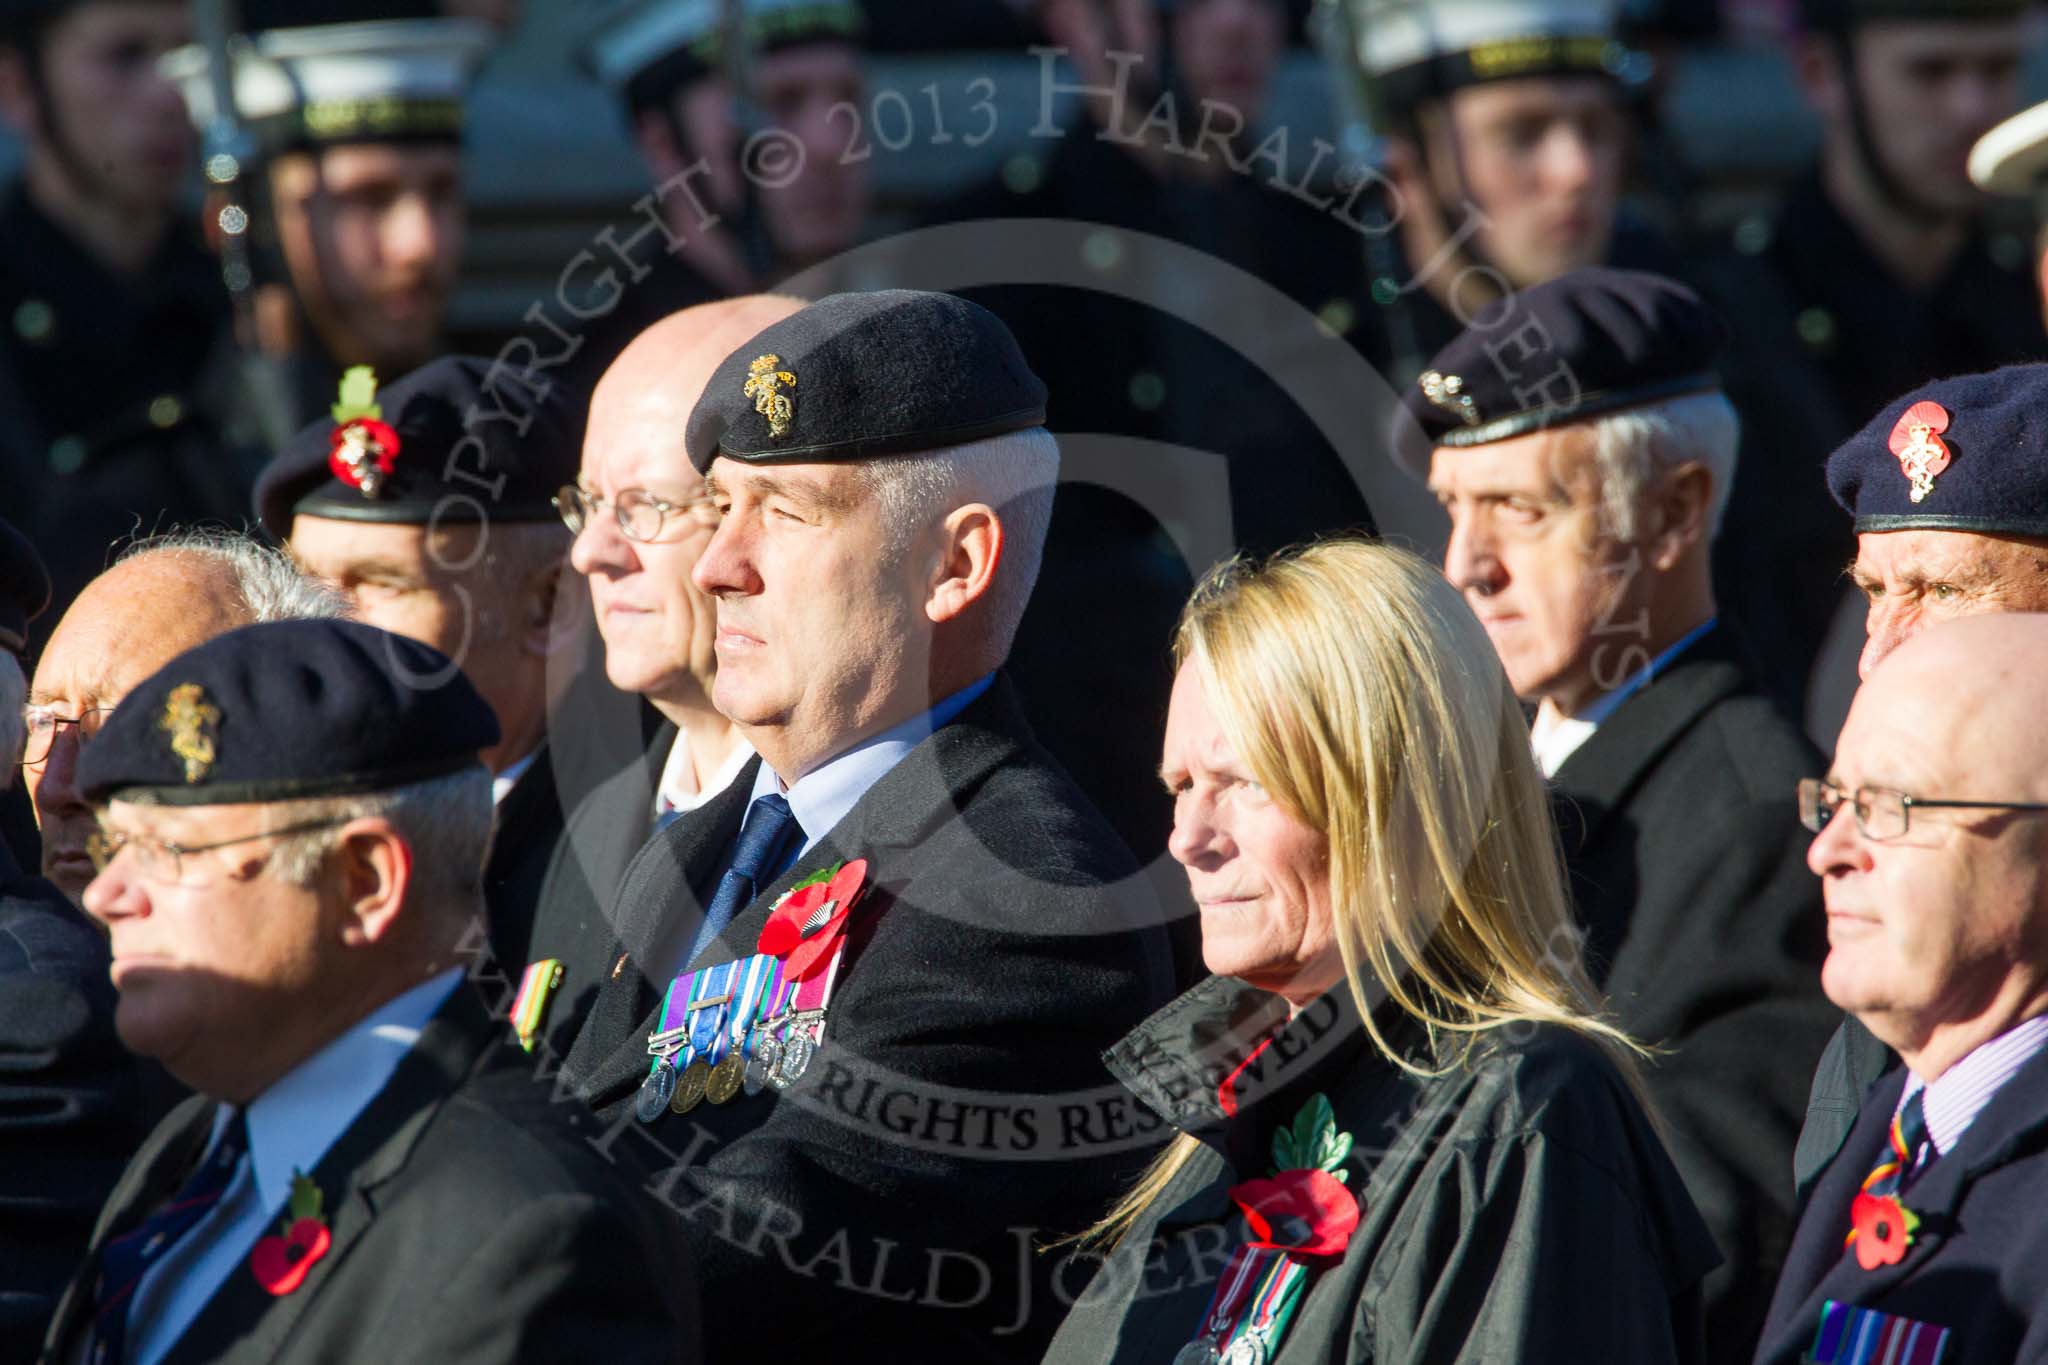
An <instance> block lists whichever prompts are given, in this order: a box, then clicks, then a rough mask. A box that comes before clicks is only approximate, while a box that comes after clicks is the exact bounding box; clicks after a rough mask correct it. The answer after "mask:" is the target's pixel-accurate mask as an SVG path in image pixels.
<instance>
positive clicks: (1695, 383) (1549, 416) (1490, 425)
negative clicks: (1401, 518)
mask: <svg viewBox="0 0 2048 1365" xmlns="http://www.w3.org/2000/svg"><path fill="white" fill-rule="evenodd" d="M1720 387H1721V376H1720V375H1718V374H1715V373H1714V372H1713V371H1711V370H1708V371H1704V372H1702V373H1700V374H1692V375H1684V376H1681V377H1679V378H1677V379H1667V380H1663V381H1660V382H1659V383H1655V384H1642V385H1638V386H1636V387H1634V388H1627V389H1608V390H1605V391H1604V392H1601V393H1589V394H1586V395H1584V396H1583V397H1581V398H1580V399H1579V400H1578V401H1577V402H1576V403H1573V404H1571V405H1570V406H1569V407H1551V408H1531V409H1530V410H1529V411H1527V412H1522V413H1517V414H1515V415H1514V416H1512V417H1503V418H1501V419H1500V420H1499V421H1496V422H1487V423H1484V424H1483V425H1480V426H1476V427H1466V428H1464V429H1463V430H1452V431H1447V432H1445V433H1444V434H1443V435H1441V436H1439V437H1437V438H1436V443H1437V444H1438V445H1440V446H1483V445H1489V444H1491V443H1492V442H1494V441H1507V440H1512V439H1513V438H1514V437H1517V436H1522V435H1526V434H1527V433H1529V432H1532V431H1540V430H1542V429H1543V428H1545V427H1550V426H1556V425H1558V424H1559V423H1562V422H1584V421H1586V420H1588V419H1590V418H1594V417H1601V416H1605V415H1606V414H1608V413H1611V412H1622V411H1625V410H1626V409H1629V408H1640V407H1647V406H1648V405H1650V404H1651V403H1662V402H1664V401H1666V400H1667V399H1672V398H1679V397H1683V396H1684V395H1686V394H1689V393H1711V392H1714V391H1715V390H1718V389H1719V388H1720Z"/></svg>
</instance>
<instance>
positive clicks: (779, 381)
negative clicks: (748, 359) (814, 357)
mask: <svg viewBox="0 0 2048 1365" xmlns="http://www.w3.org/2000/svg"><path fill="white" fill-rule="evenodd" d="M781 363H782V357H781V356H779V355H764V356H758V357H756V358H755V360H754V363H753V364H751V365H749V366H747V376H748V378H747V386H746V388H745V389H743V390H742V391H741V392H742V393H744V394H745V396H746V397H748V398H751V399H753V400H754V411H755V412H758V413H760V414H761V415H762V416H763V417H766V418H767V419H768V434H769V435H770V436H775V437H781V436H784V435H787V434H788V432H789V423H790V419H791V418H793V417H794V416H795V415H796V408H795V405H794V404H793V403H791V402H790V397H789V395H788V394H786V393H784V392H783V391H782V389H783V386H785V385H787V386H788V387H790V388H792V389H793V388H795V387H796V376H795V375H793V374H791V373H790V372H789V371H788V370H778V369H776V368H775V367H776V366H778V365H780V364H781Z"/></svg>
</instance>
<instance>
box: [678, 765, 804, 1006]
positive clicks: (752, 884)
mask: <svg viewBox="0 0 2048 1365" xmlns="http://www.w3.org/2000/svg"><path fill="white" fill-rule="evenodd" d="M803 832H804V831H803V826H801V825H799V824H798V823H797V820H796V812H795V811H793V810H791V809H790V808H789V802H787V801H785V800H783V799H782V798H781V797H780V796H778V795H776V794H775V793H774V792H770V793H769V794H768V795H766V796H757V797H755V798H754V804H753V805H751V806H749V807H747V818H746V822H745V823H744V824H742V825H741V826H740V837H739V840H738V842H737V843H736V844H735V845H734V847H733V851H732V864H731V866H729V867H727V868H726V869H725V875H724V876H722V877H720V878H719V879H718V890H717V891H716V892H715V893H713V895H712V897H711V904H710V906H709V907H708V908H707V909H706V910H705V911H704V923H703V924H702V925H701V926H700V927H699V928H698V930H697V938H696V940H695V941H694V942H693V943H691V944H690V951H689V952H688V953H687V954H686V955H685V956H684V958H683V967H684V969H685V970H688V968H689V966H690V964H691V963H693V962H695V961H696V960H697V956H698V954H700V953H702V952H703V951H704V950H705V949H706V948H708V947H710V946H711V944H712V942H713V941H714V940H715V939H717V938H718V936H719V935H720V934H723V933H724V932H725V930H726V926H727V925H729V924H731V923H732V921H733V916H735V915H737V914H739V912H740V911H741V910H742V909H744V908H745V907H746V906H747V905H748V904H750V903H751V902H752V901H753V899H754V897H755V896H758V895H759V894H761V888H762V887H764V886H766V885H767V884H768V883H769V882H772V881H774V880H775V877H776V874H777V873H779V872H781V871H782V868H783V866H784V864H785V862H786V861H787V859H788V857H789V854H790V852H791V850H792V849H793V848H794V847H795V846H796V845H797V844H798V843H800V842H801V841H802V839H803Z"/></svg>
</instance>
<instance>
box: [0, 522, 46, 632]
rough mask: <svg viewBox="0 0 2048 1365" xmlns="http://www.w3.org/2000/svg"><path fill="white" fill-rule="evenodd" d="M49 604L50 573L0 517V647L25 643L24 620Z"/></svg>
mask: <svg viewBox="0 0 2048 1365" xmlns="http://www.w3.org/2000/svg"><path fill="white" fill-rule="evenodd" d="M49 605H50V574H49V571H48V570H47V569H45V568H44V567H43V560H42V556H40V555H38V554H37V553H36V547H35V546H33V545H31V544H29V540H28V537H27V536H25V535H23V534H22V533H21V532H19V531H17V530H15V529H14V528H13V527H12V526H10V525H8V523H7V521H6V519H5V518H4V517H0V649H4V650H7V651H8V652H9V653H13V654H19V653H21V651H22V650H24V649H26V648H27V647H28V623H29V622H31V621H33V620H35V619H36V617H37V616H38V615H40V614H41V612H42V610H43V608H44V607H47V606H49Z"/></svg>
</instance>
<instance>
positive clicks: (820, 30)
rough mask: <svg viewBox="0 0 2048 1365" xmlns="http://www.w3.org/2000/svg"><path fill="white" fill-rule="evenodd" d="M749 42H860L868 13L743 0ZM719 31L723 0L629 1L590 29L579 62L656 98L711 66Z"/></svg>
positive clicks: (767, 46)
mask: <svg viewBox="0 0 2048 1365" xmlns="http://www.w3.org/2000/svg"><path fill="white" fill-rule="evenodd" d="M741 8H742V11H743V13H744V15H745V21H746V24H747V27H748V30H749V37H750V39H751V41H752V42H753V44H754V45H755V46H756V47H757V48H759V49H761V50H763V51H767V50H772V49H774V48H778V47H788V46H792V45H794V44H797V43H805V42H818V41H825V40H834V39H836V40H839V41H842V42H848V43H855V44H858V43H860V42H861V41H862V40H863V39H864V38H865V37H866V36H867V15H866V13H865V11H863V10H862V9H861V7H860V5H859V4H858V3H857V0H743V2H742V6H741ZM724 37H725V5H724V3H723V0H628V3H624V4H620V5H617V6H615V7H614V8H613V9H612V10H611V11H610V12H609V13H608V14H606V15H605V16H604V17H603V18H602V19H600V20H599V21H598V22H597V24H596V25H594V26H593V27H592V28H591V30H590V31H589V33H588V35H587V37H586V38H585V40H584V47H583V63H584V66H585V67H586V68H587V69H588V70H589V71H590V73H591V74H592V75H593V76H595V77H597V79H598V80H599V81H601V82H602V83H603V84H605V85H607V86H609V87H611V88H612V89H613V90H616V91H619V92H621V93H622V94H624V95H625V97H626V99H627V101H628V102H629V103H632V104H636V105H637V104H640V103H644V102H645V101H646V100H648V99H659V98H662V97H664V96H665V95H666V94H667V93H668V92H669V91H672V90H675V89H677V88H678V87H680V86H682V85H685V84H687V83H689V82H690V81H692V80H695V79H697V78H698V77H700V76H703V75H705V74H707V73H709V72H711V71H713V70H716V69H717V67H718V63H719V52H720V44H721V42H722V41H723V40H724Z"/></svg>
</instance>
